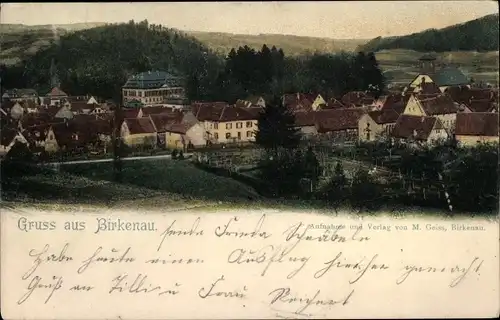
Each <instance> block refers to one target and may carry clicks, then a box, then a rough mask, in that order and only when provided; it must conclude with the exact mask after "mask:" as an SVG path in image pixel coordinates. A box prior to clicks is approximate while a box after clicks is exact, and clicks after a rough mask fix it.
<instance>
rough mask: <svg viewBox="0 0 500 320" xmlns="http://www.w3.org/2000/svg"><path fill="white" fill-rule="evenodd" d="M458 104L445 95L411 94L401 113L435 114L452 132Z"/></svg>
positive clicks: (429, 115) (428, 115) (416, 114)
mask: <svg viewBox="0 0 500 320" xmlns="http://www.w3.org/2000/svg"><path fill="white" fill-rule="evenodd" d="M458 112H459V105H458V104H457V103H455V102H454V101H453V100H451V98H450V97H449V96H447V95H443V94H441V95H416V94H413V95H412V96H411V97H410V99H409V100H408V103H407V104H406V107H405V109H404V111H403V114H406V115H415V116H427V117H431V116H435V117H438V118H439V120H441V123H442V125H444V127H445V128H446V129H447V130H448V131H450V132H453V128H454V126H455V119H456V115H457V113H458Z"/></svg>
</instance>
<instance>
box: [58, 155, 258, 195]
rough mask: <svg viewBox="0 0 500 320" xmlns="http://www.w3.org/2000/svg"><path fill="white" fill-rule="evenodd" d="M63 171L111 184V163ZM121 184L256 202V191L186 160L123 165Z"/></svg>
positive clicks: (63, 168)
mask: <svg viewBox="0 0 500 320" xmlns="http://www.w3.org/2000/svg"><path fill="white" fill-rule="evenodd" d="M62 170H64V171H66V172H68V173H71V174H76V175H81V176H85V177H88V178H91V179H96V180H104V181H111V180H112V179H113V164H112V163H94V164H76V165H67V166H63V167H62ZM122 174H123V180H122V181H123V183H126V184H131V185H134V186H138V187H144V188H147V189H151V190H157V191H161V192H169V193H173V194H177V195H181V196H183V197H186V198H198V199H207V200H235V199H246V200H249V199H258V198H259V195H258V194H257V192H255V190H253V189H252V188H250V187H248V186H246V185H245V184H242V183H240V182H237V181H235V180H232V179H230V178H224V177H219V176H217V175H215V174H211V173H207V172H205V171H203V170H201V169H198V168H196V167H194V166H193V165H192V164H191V163H190V162H189V161H172V160H151V161H147V162H146V161H130V162H126V163H124V165H123V172H122Z"/></svg>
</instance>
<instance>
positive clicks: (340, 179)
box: [323, 161, 347, 202]
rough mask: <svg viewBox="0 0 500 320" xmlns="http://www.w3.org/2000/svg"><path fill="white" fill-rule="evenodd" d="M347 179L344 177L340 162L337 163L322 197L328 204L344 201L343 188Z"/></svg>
mask: <svg viewBox="0 0 500 320" xmlns="http://www.w3.org/2000/svg"><path fill="white" fill-rule="evenodd" d="M346 182H347V179H346V177H345V173H344V168H343V167H342V162H340V161H338V162H337V164H336V165H335V170H334V173H333V176H332V178H331V180H330V181H329V182H328V184H327V185H326V187H325V189H324V191H323V195H324V197H325V198H326V200H327V201H328V202H332V201H342V200H344V199H345V196H346V194H345V187H346Z"/></svg>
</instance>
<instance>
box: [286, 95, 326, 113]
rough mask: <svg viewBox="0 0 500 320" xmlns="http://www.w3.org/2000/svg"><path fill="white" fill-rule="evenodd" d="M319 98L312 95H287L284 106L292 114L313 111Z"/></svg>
mask: <svg viewBox="0 0 500 320" xmlns="http://www.w3.org/2000/svg"><path fill="white" fill-rule="evenodd" d="M317 96H318V95H317V94H312V93H307V94H305V93H286V94H284V95H283V105H284V106H285V107H286V108H287V109H288V110H290V111H292V112H301V111H312V104H313V102H314V100H315V99H316V98H317Z"/></svg>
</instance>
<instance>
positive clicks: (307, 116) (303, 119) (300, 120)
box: [295, 111, 316, 127]
mask: <svg viewBox="0 0 500 320" xmlns="http://www.w3.org/2000/svg"><path fill="white" fill-rule="evenodd" d="M315 115H316V112H314V111H313V112H304V111H303V112H296V113H295V125H296V126H297V127H308V126H314V125H315V123H316V122H315V120H316V117H315Z"/></svg>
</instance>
